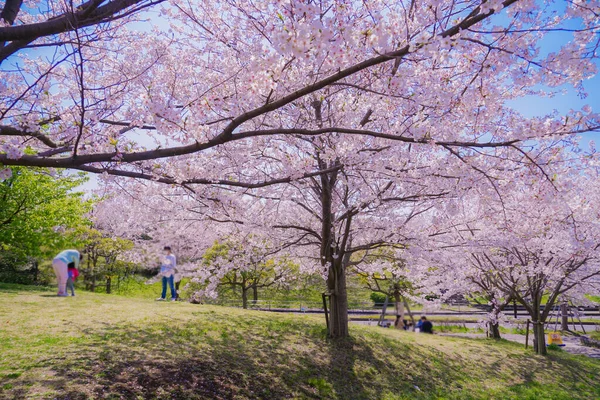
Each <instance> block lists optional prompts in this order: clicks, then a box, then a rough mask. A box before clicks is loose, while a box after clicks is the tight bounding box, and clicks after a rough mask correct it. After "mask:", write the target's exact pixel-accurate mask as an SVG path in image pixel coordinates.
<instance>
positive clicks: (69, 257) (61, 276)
mask: <svg viewBox="0 0 600 400" xmlns="http://www.w3.org/2000/svg"><path fill="white" fill-rule="evenodd" d="M81 260H83V254H81V253H79V252H78V251H77V250H64V251H61V252H60V253H59V254H58V255H57V256H56V257H54V260H52V268H54V274H55V275H56V281H57V283H58V296H60V297H66V296H68V295H67V280H68V279H69V264H70V263H73V265H74V267H75V268H77V267H79V263H80V262H81Z"/></svg>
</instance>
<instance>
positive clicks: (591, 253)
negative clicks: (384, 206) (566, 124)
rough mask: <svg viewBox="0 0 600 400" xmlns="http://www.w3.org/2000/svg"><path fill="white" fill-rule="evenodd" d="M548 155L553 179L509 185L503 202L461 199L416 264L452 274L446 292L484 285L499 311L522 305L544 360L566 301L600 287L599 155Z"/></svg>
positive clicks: (442, 217)
mask: <svg viewBox="0 0 600 400" xmlns="http://www.w3.org/2000/svg"><path fill="white" fill-rule="evenodd" d="M547 150H548V149H547V148H540V149H538V151H537V153H538V156H539V159H540V160H541V159H542V158H546V160H547V163H546V165H545V166H544V167H545V168H546V170H551V171H552V172H553V174H552V175H551V176H548V177H547V178H545V179H540V178H539V177H538V176H537V175H536V174H527V175H524V176H522V179H521V180H520V181H518V183H516V182H517V181H515V180H513V179H507V180H506V181H505V183H504V186H505V187H504V188H503V190H502V195H501V196H499V197H494V196H486V195H485V194H484V193H477V195H473V196H465V197H463V199H461V200H462V201H461V202H460V203H459V204H458V207H457V209H455V210H453V213H452V214H448V213H447V212H446V213H440V214H438V215H437V216H436V218H435V222H436V223H435V226H436V227H435V228H433V227H432V228H430V231H429V234H430V235H431V237H432V238H433V237H435V239H432V240H431V241H430V246H431V247H430V248H429V249H427V250H424V249H423V248H421V249H417V248H415V249H414V250H413V254H414V255H415V258H414V259H413V260H412V262H415V263H418V262H419V261H417V260H419V259H420V260H421V263H423V264H427V265H429V266H431V267H434V270H435V271H436V273H438V274H439V273H440V272H442V273H447V275H446V280H445V282H443V283H442V282H440V287H442V286H444V285H445V286H446V287H448V288H453V289H454V290H460V289H459V287H460V286H462V287H463V288H464V289H463V290H467V291H470V290H472V287H469V286H468V285H467V286H466V287H465V285H464V282H465V279H466V280H467V281H471V282H472V283H475V284H477V285H479V286H480V287H481V284H482V283H483V284H484V287H483V289H484V291H486V292H487V293H490V294H493V296H494V299H493V300H495V301H496V303H497V304H495V308H496V309H498V308H499V307H501V302H502V301H504V302H506V301H507V299H514V300H516V301H517V302H519V303H520V304H522V305H523V306H524V307H525V308H526V310H527V312H528V313H529V316H530V318H531V321H532V323H533V328H534V338H535V341H534V343H535V344H534V348H535V351H536V352H537V353H539V354H545V353H546V344H545V337H544V324H545V323H546V321H547V318H548V315H549V313H550V312H551V310H552V308H553V306H554V305H555V304H556V302H557V301H558V300H559V299H560V297H561V296H569V298H577V297H579V298H582V297H583V296H584V295H585V294H586V293H589V292H591V291H596V290H598V287H600V279H598V277H599V276H600V263H599V260H600V258H599V257H600V224H599V223H598V216H599V214H598V210H599V209H600V208H599V207H598V205H599V204H600V198H599V197H598V189H597V187H595V186H590V185H589V184H588V180H589V179H592V180H595V179H597V177H598V170H597V165H598V158H597V154H596V153H595V150H593V151H592V154H590V155H581V156H577V155H576V154H575V153H570V152H566V151H563V152H562V153H561V152H558V151H553V152H550V151H547ZM434 232H435V233H434ZM431 243H435V244H431ZM434 249H435V250H434ZM438 267H439V268H440V269H439V270H437V268H438ZM453 281H454V282H453ZM544 302H545V304H544ZM542 306H544V307H543V308H542Z"/></svg>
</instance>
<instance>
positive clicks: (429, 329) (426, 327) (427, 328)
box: [417, 315, 433, 333]
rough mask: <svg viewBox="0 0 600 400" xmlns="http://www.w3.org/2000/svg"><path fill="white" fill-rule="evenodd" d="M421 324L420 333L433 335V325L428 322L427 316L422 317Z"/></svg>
mask: <svg viewBox="0 0 600 400" xmlns="http://www.w3.org/2000/svg"><path fill="white" fill-rule="evenodd" d="M419 323H420V327H419V332H423V333H433V324H432V323H431V322H430V321H428V320H427V317H426V316H424V315H423V316H422V317H421V321H419ZM417 326H418V325H417Z"/></svg>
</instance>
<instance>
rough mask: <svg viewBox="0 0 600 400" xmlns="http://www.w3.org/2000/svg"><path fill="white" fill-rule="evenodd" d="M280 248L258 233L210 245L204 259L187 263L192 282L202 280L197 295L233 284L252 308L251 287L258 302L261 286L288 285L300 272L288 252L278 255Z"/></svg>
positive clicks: (209, 293) (195, 295)
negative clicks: (288, 256)
mask: <svg viewBox="0 0 600 400" xmlns="http://www.w3.org/2000/svg"><path fill="white" fill-rule="evenodd" d="M277 252H278V251H277V249H273V248H272V247H271V246H270V245H269V243H268V242H267V241H265V240H263V239H261V238H259V237H257V236H256V235H249V236H245V237H241V238H233V237H232V238H229V239H228V240H227V241H225V242H221V243H219V242H216V243H215V244H214V245H213V246H212V247H210V248H209V249H207V251H206V252H205V253H204V255H203V257H202V260H201V262H199V263H195V264H194V265H191V264H188V265H186V266H185V270H186V271H185V274H186V276H188V277H191V278H192V285H193V286H195V285H194V284H200V287H199V288H198V290H195V291H194V293H193V298H194V299H197V300H200V299H202V298H203V297H215V296H216V295H217V289H218V288H227V287H229V288H231V289H232V290H233V291H237V289H239V290H240V292H241V296H242V307H243V308H244V309H246V308H248V293H249V292H250V291H252V295H253V302H254V304H256V302H257V301H258V290H259V289H266V288H270V287H276V286H279V287H284V286H285V285H286V284H289V283H290V282H291V281H292V280H293V277H294V275H295V274H296V273H297V271H296V270H297V268H294V265H293V263H292V262H291V261H290V260H289V259H288V258H287V257H285V255H277V256H274V254H275V253H277Z"/></svg>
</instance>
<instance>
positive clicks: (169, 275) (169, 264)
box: [156, 246, 177, 301]
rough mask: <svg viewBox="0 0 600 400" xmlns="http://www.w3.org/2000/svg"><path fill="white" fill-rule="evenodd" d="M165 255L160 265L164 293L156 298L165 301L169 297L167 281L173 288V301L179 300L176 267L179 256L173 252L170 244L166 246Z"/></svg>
mask: <svg viewBox="0 0 600 400" xmlns="http://www.w3.org/2000/svg"><path fill="white" fill-rule="evenodd" d="M163 250H164V252H165V254H164V257H163V259H162V263H161V265H160V274H161V275H162V295H161V296H160V297H159V298H158V299H156V300H157V301H164V300H166V298H167V283H168V284H169V287H170V288H171V301H175V300H177V292H176V291H175V267H176V266H177V258H176V257H175V254H173V253H172V252H171V247H170V246H165V247H164V249H163Z"/></svg>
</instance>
